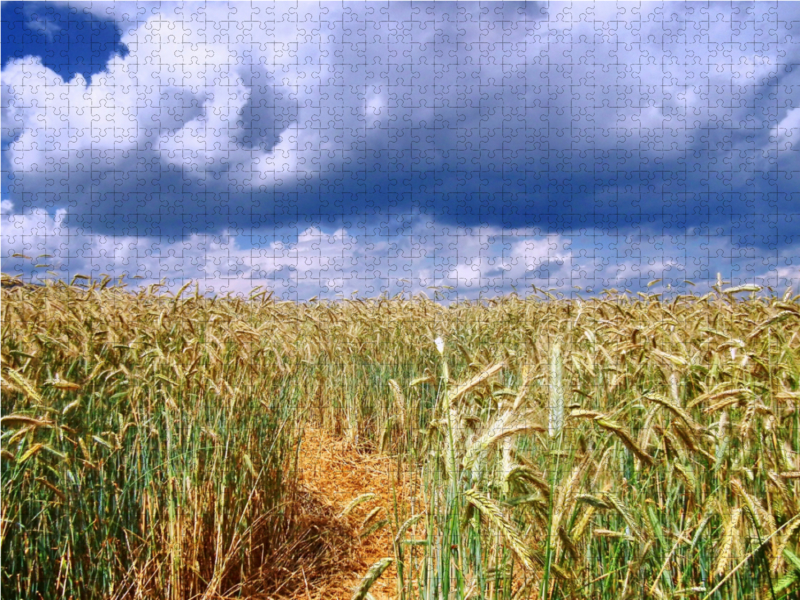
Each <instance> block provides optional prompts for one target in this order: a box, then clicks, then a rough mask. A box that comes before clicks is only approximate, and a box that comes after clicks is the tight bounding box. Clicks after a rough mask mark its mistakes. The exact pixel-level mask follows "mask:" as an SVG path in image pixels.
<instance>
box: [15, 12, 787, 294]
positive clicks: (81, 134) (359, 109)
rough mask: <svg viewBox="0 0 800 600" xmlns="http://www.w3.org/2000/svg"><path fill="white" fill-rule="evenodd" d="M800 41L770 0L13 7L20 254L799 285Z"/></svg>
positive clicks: (604, 280)
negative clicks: (739, 0)
mask: <svg viewBox="0 0 800 600" xmlns="http://www.w3.org/2000/svg"><path fill="white" fill-rule="evenodd" d="M798 31H800V5H798V4H795V3H773V2H758V3H730V2H718V3H715V2H712V3H708V2H676V3H660V2H653V3H644V4H642V5H641V6H640V5H639V4H638V3H629V2H620V3H613V2H609V3H599V4H591V3H558V2H551V3H533V2H528V3H437V4H433V3H418V2H415V3H413V4H412V3H400V2H390V3H386V2H384V3H378V2H375V3H366V4H362V3H344V4H343V3H324V2H323V3H299V4H295V3H277V4H270V3H255V4H253V5H250V4H245V3H225V2H220V3H214V2H211V3H201V4H193V3H186V4H179V3H170V2H159V3H146V2H137V3H133V2H116V3H114V2H91V3H89V2H85V3H80V2H72V3H50V2H46V3H44V2H42V3H15V2H7V3H3V4H2V36H3V42H2V76H1V77H2V166H3V179H2V236H0V242H2V248H1V249H0V256H1V260H2V270H3V271H4V272H7V273H12V274H17V273H22V274H24V275H25V276H26V277H31V278H33V279H34V280H35V279H36V278H41V277H51V276H52V275H48V274H47V271H48V270H50V271H53V272H55V273H56V274H57V276H59V277H62V278H64V279H69V278H71V277H72V276H73V275H74V274H76V273H82V274H88V275H94V276H96V277H99V276H100V275H101V274H102V273H108V274H110V275H112V276H114V277H118V276H119V275H122V274H125V275H126V276H127V277H132V276H135V275H138V276H140V277H141V279H140V280H139V281H138V282H137V284H143V285H146V284H149V283H153V282H157V281H160V280H161V279H162V278H166V279H167V283H168V284H169V286H170V288H173V289H176V288H178V287H180V286H181V285H182V284H183V282H184V281H186V280H189V279H193V280H199V281H200V286H201V289H207V290H209V292H213V293H222V294H224V293H226V292H227V291H232V292H235V293H238V292H242V293H247V292H248V291H249V290H250V289H252V288H254V287H256V286H259V285H260V286H266V287H267V288H269V289H274V290H275V292H276V295H278V296H282V297H284V298H287V299H308V298H310V297H312V296H320V297H328V298H335V297H337V296H349V295H350V294H352V293H354V292H357V294H358V295H359V296H377V295H379V294H381V293H382V292H384V291H385V292H388V293H389V294H390V295H392V296H393V295H395V294H397V293H401V292H402V293H406V294H408V293H416V292H418V291H422V290H426V291H428V293H430V290H428V288H429V287H431V286H450V287H451V288H453V289H452V290H450V291H448V294H449V295H450V297H451V298H454V299H455V298H477V297H478V296H479V295H481V294H482V295H484V296H489V297H492V296H495V295H497V294H502V293H508V292H511V291H513V290H516V291H517V292H519V293H520V294H524V293H526V292H529V291H531V290H532V286H536V287H538V288H543V289H554V290H558V291H561V292H562V293H564V294H567V295H569V294H570V293H573V292H576V291H578V289H579V288H580V289H581V290H591V291H593V292H599V291H600V290H602V289H604V288H611V287H614V288H617V289H625V288H628V289H632V290H634V291H638V290H642V289H646V288H645V286H646V284H647V283H648V282H649V281H651V280H653V279H657V278H663V279H664V281H663V283H662V284H659V285H658V286H656V287H654V288H651V289H650V290H649V291H651V292H653V291H663V290H665V289H666V286H667V285H669V286H670V288H671V289H672V290H678V291H687V290H688V289H689V288H687V287H686V285H685V284H684V281H685V280H686V279H689V280H691V281H693V282H695V283H697V287H695V288H693V289H694V290H695V291H697V292H699V293H702V292H703V291H704V290H705V289H708V285H709V284H711V283H713V282H714V281H715V280H716V276H717V273H718V272H719V273H722V276H723V278H724V279H725V280H729V281H731V282H732V283H733V284H738V283H746V282H747V283H751V282H754V283H758V284H760V285H767V286H772V287H774V288H776V291H779V292H780V293H782V292H783V290H784V289H785V287H786V286H788V285H792V284H793V283H795V282H796V281H797V279H798V276H800V271H799V270H798V256H800V254H799V253H798V251H800V239H799V238H798V236H797V235H796V234H795V232H796V231H800V228H799V227H798V223H800V160H798V159H799V158H800V157H799V156H798V151H800V143H798V139H799V138H800V102H798V97H799V96H800V95H799V94H798V90H800V68H798V67H800V35H798ZM13 254H24V255H26V256H30V257H32V258H35V257H36V256H38V255H41V254H49V255H52V258H48V259H47V260H46V261H45V260H40V261H35V260H34V261H33V262H40V263H44V262H46V263H47V264H49V265H51V266H50V267H48V268H44V267H39V268H33V265H32V261H30V260H27V259H21V258H15V257H13ZM131 283H133V282H131ZM795 286H796V283H795Z"/></svg>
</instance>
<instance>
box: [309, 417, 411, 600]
mask: <svg viewBox="0 0 800 600" xmlns="http://www.w3.org/2000/svg"><path fill="white" fill-rule="evenodd" d="M298 473H299V481H300V486H301V490H302V491H303V492H304V493H306V494H307V495H308V497H309V498H310V499H311V500H312V501H314V502H316V503H319V504H321V505H322V506H323V507H325V509H326V512H327V513H328V514H329V515H330V517H329V518H330V522H329V523H328V525H327V526H329V527H332V528H335V529H336V530H337V531H338V532H339V535H337V537H336V538H335V540H334V542H332V543H333V544H336V545H338V546H339V547H337V548H331V552H330V554H331V555H332V556H337V557H339V559H338V560H337V564H336V565H332V567H334V568H332V569H330V572H329V573H326V574H325V575H324V576H323V577H321V578H319V579H318V580H316V581H312V582H309V583H308V586H307V588H306V589H305V590H303V592H302V593H300V594H299V595H296V596H295V597H296V598H298V599H299V598H303V599H304V600H317V599H322V598H326V599H327V598H330V599H343V600H350V599H351V598H352V596H353V590H354V588H355V587H356V586H357V585H358V583H359V581H360V578H361V577H362V576H363V575H364V574H365V573H366V572H367V570H368V569H369V567H370V566H372V565H373V564H374V563H375V562H377V561H378V560H380V559H382V558H385V557H392V558H393V557H394V551H393V549H392V539H393V534H392V531H393V529H396V527H397V526H396V524H395V523H396V521H395V508H394V507H395V500H394V494H393V492H392V490H393V488H394V489H395V490H396V491H397V510H398V517H397V518H398V520H399V522H400V523H402V522H403V521H405V519H407V518H408V517H409V516H410V515H411V514H412V509H413V510H416V511H418V507H416V506H413V504H414V503H413V499H414V497H415V496H414V493H415V492H417V490H414V489H413V488H412V485H413V482H412V481H411V477H409V474H408V473H402V472H401V473H398V472H397V465H396V463H395V461H393V460H392V459H391V458H389V457H388V456H385V455H380V454H376V453H368V452H363V451H358V450H357V449H356V448H354V447H353V446H352V445H349V444H348V443H347V442H346V441H344V440H340V439H336V438H333V437H331V436H330V435H328V434H327V433H325V432H323V431H322V430H319V429H308V428H307V429H306V430H305V432H304V434H303V443H302V446H301V448H300V454H299V457H298ZM368 493H371V494H375V498H373V499H371V500H369V501H366V502H363V503H361V504H359V505H358V506H356V507H355V508H354V509H352V511H350V513H349V514H347V515H346V516H343V517H341V516H340V515H341V513H342V511H343V510H344V509H345V508H346V507H347V505H348V504H349V503H350V502H351V501H352V500H354V499H355V498H357V497H359V496H361V495H362V494H368ZM378 507H380V510H379V512H378V513H377V514H376V515H375V516H374V517H373V518H372V519H371V520H370V521H369V523H367V524H366V525H363V523H364V520H365V518H366V517H367V516H368V515H369V514H370V513H371V512H372V511H373V510H374V509H376V508H378ZM384 520H387V522H386V524H385V525H383V526H382V527H380V528H379V529H377V530H376V531H374V532H373V533H370V534H368V535H366V536H364V537H363V538H362V537H361V534H362V533H365V532H368V531H369V530H370V529H371V527H372V526H374V525H375V524H376V523H379V522H381V521H384ZM325 526H326V525H325V524H320V527H325ZM370 594H372V596H374V597H375V598H376V600H385V599H390V598H396V597H397V579H396V570H395V565H394V564H392V565H391V566H390V567H389V568H388V569H387V570H386V571H384V573H383V575H382V576H381V577H380V579H378V581H377V582H376V583H375V584H374V585H373V586H372V588H370Z"/></svg>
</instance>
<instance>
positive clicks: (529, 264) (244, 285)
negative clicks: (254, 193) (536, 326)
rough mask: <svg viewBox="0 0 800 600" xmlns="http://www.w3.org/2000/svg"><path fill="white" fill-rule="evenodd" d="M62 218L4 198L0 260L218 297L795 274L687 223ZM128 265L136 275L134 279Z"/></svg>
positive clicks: (566, 289) (781, 262)
mask: <svg viewBox="0 0 800 600" xmlns="http://www.w3.org/2000/svg"><path fill="white" fill-rule="evenodd" d="M64 216H65V211H64V210H59V211H57V212H56V213H55V214H53V215H50V214H48V213H47V212H46V211H44V210H41V209H37V210H34V211H30V212H27V213H25V214H18V213H15V212H14V205H13V203H12V202H11V201H9V200H3V201H2V217H1V218H0V224H2V234H1V235H0V254H2V256H3V257H4V258H3V270H4V271H5V272H8V273H10V274H24V276H25V277H26V278H29V277H33V279H34V280H35V279H36V278H48V277H50V275H48V274H46V270H48V269H49V270H52V271H54V272H55V273H57V274H58V276H59V278H61V279H66V280H70V279H71V278H72V277H73V276H74V275H75V274H85V275H91V276H93V277H95V278H98V279H99V278H100V277H101V275H102V274H103V273H107V274H109V275H111V276H112V277H113V278H114V279H117V278H118V277H119V276H120V275H123V274H125V275H126V281H127V282H128V283H129V285H130V286H131V287H132V288H133V289H138V286H140V285H141V286H147V285H150V284H153V283H157V282H159V281H161V280H162V279H164V278H166V280H167V281H166V283H167V285H168V288H169V289H171V290H173V291H174V290H176V289H178V288H179V287H181V285H183V283H185V282H186V281H188V280H190V279H191V280H194V281H198V282H199V286H200V290H201V292H202V291H204V290H205V291H206V292H209V293H210V292H211V291H213V293H217V294H223V295H224V294H225V293H227V292H232V293H235V294H243V295H247V294H248V293H249V292H250V291H251V290H252V289H253V288H255V287H257V286H265V287H266V288H267V289H270V290H274V291H275V293H276V295H277V296H279V297H285V298H287V299H298V300H308V299H309V298H311V297H313V296H319V297H321V298H329V299H335V298H337V297H341V296H345V297H349V296H350V295H351V294H353V293H354V292H358V295H359V296H361V297H364V296H369V297H375V296H378V295H380V294H382V293H383V292H387V293H388V294H389V295H390V296H394V295H396V294H398V293H401V292H402V293H405V294H406V295H408V294H409V293H410V294H417V293H419V292H426V293H429V294H430V290H429V289H428V288H429V287H430V286H448V285H449V286H452V287H454V288H455V289H454V290H453V291H452V292H450V293H449V297H450V298H451V299H456V298H462V299H463V298H470V299H477V298H478V297H479V296H480V295H483V296H489V297H492V296H495V295H500V294H505V293H509V292H511V291H512V289H516V290H517V291H518V293H520V294H521V295H525V294H527V293H530V292H531V291H532V290H533V288H532V287H531V286H534V285H535V286H536V287H537V288H538V289H551V290H554V291H560V292H561V293H563V294H565V295H569V294H570V293H572V292H573V291H574V289H575V287H579V288H590V289H591V291H592V292H594V293H598V292H600V291H602V290H603V289H607V288H611V287H615V288H617V289H624V288H632V289H634V290H638V289H643V286H644V285H645V284H646V283H647V282H648V281H650V280H652V279H658V278H662V277H663V278H664V279H665V281H664V283H663V284H662V285H663V286H666V285H667V284H668V283H669V284H670V285H672V286H673V287H674V288H675V289H682V290H686V288H685V286H684V285H683V281H684V280H685V279H689V280H694V279H698V280H700V281H696V283H698V284H699V285H698V286H697V287H696V288H692V289H693V290H694V291H696V292H699V293H703V292H704V291H705V290H707V289H708V286H709V282H713V280H714V279H715V278H716V273H717V272H721V273H723V277H724V278H726V279H731V278H733V279H735V280H736V282H737V283H738V282H742V283H744V282H755V283H759V284H760V285H771V286H774V287H775V286H777V287H778V288H781V286H787V285H791V284H792V283H793V282H796V281H797V280H798V278H800V269H798V267H797V266H796V264H795V263H796V262H797V261H796V260H794V259H793V257H796V256H800V244H797V243H795V244H794V245H793V246H791V247H787V248H784V249H782V250H781V251H780V252H776V253H775V256H774V257H771V258H764V257H762V256H759V255H757V254H756V253H755V252H754V251H753V249H752V248H746V247H736V246H733V245H732V244H731V243H730V242H729V241H728V239H727V238H725V237H722V236H720V237H709V236H701V235H697V234H696V232H692V231H688V232H685V234H684V235H681V236H674V235H673V236H665V235H655V234H653V235H650V236H630V237H628V238H627V239H619V237H618V236H612V235H609V234H604V233H602V232H599V231H593V232H587V235H586V236H584V237H583V238H567V237H565V236H560V235H541V234H538V233H537V232H535V231H532V230H520V229H517V230H502V229H498V228H479V229H478V228H476V229H473V228H454V227H451V226H445V225H440V224H437V223H435V222H431V221H429V220H428V219H426V218H424V216H423V215H417V216H416V217H414V218H413V219H412V220H411V222H410V223H409V226H408V228H407V232H406V233H405V234H404V235H396V236H381V238H380V239H376V236H374V235H367V234H366V233H362V232H361V231H359V230H358V229H357V228H354V229H352V230H344V229H337V230H334V231H330V232H326V231H323V230H322V229H320V228H319V227H308V228H307V229H305V230H304V231H301V232H299V233H298V234H297V235H295V236H291V232H289V231H272V232H271V233H270V234H268V235H264V234H265V233H266V232H264V231H257V230H256V231H253V232H249V234H242V235H240V236H239V237H237V236H236V235H233V234H230V233H229V232H223V234H221V235H211V234H202V235H201V234H195V235H192V236H190V237H187V238H186V239H184V240H178V241H174V242H171V243H164V242H163V241H161V240H158V239H156V238H149V237H143V236H142V237H132V236H102V235H96V234H87V233H85V232H83V231H80V230H73V229H71V228H68V227H66V226H64V225H63V219H64ZM259 235H262V236H264V237H265V238H266V239H269V238H272V241H270V242H269V243H266V244H263V245H262V246H261V247H258V248H256V247H250V246H249V244H248V240H251V239H253V237H257V236H259ZM251 236H253V237H251ZM588 240H592V242H591V243H589V242H588ZM454 248H455V249H457V252H454V251H453V249H454ZM15 253H18V254H23V255H26V256H30V257H35V256H37V255H40V254H50V255H52V256H53V258H52V259H49V260H48V264H50V265H52V266H51V267H49V268H48V269H45V268H40V269H37V270H35V271H32V270H31V267H32V265H31V264H30V261H26V260H24V259H16V258H11V255H12V254H15ZM135 275H139V276H141V277H142V279H141V280H133V279H131V278H132V277H133V276H135ZM649 291H650V292H651V293H653V292H656V291H660V289H659V288H654V289H651V290H649Z"/></svg>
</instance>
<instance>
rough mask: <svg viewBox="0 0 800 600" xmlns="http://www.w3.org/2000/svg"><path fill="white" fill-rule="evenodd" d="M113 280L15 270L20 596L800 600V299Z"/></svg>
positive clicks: (10, 328) (8, 324) (7, 519)
mask: <svg viewBox="0 0 800 600" xmlns="http://www.w3.org/2000/svg"><path fill="white" fill-rule="evenodd" d="M110 282H111V281H110V278H108V277H106V278H105V279H103V280H102V281H100V282H98V281H91V280H88V278H81V277H78V278H76V279H74V280H73V281H72V282H71V284H70V285H67V284H66V283H63V282H59V283H55V284H53V283H49V284H48V285H47V286H42V287H32V286H20V285H13V283H14V282H13V281H12V279H11V278H10V277H8V276H6V275H4V276H3V291H2V420H1V424H2V531H0V543H2V566H1V567H0V569H1V570H2V579H1V580H0V583H1V584H2V594H3V597H4V598H6V597H7V598H75V599H78V598H120V599H121V598H163V599H170V600H172V599H176V600H177V599H189V598H191V599H195V598H203V599H212V598H220V599H221V598H312V597H314V598H323V597H347V598H358V599H361V598H370V597H373V598H379V597H392V598H403V599H412V598H414V599H417V598H419V599H435V598H457V599H466V598H487V599H488V598H492V599H494V598H498V599H501V598H502V599H511V598H513V599H517V598H564V599H566V598H579V599H595V598H599V599H612V598H613V599H624V598H656V599H662V598H664V599H666V598H697V599H702V600H705V599H712V598H714V599H721V598H726V599H727V598H731V599H733V598H763V599H767V598H774V599H776V600H777V599H778V598H791V597H797V595H798V593H799V592H798V589H799V588H798V586H800V558H798V556H800V550H799V549H798V538H799V536H800V513H799V512H798V503H799V502H800V500H799V498H800V493H798V492H799V491H800V490H799V489H798V488H799V487H800V483H799V482H798V480H800V413H799V412H798V406H799V405H800V304H798V299H800V296H792V291H791V290H787V291H786V292H785V293H783V294H782V295H771V296H764V295H762V296H759V295H757V294H756V293H755V291H754V289H753V288H752V287H751V286H743V287H740V288H723V287H722V286H721V285H720V284H718V285H717V286H715V287H714V289H713V291H712V292H710V293H709V294H706V295H705V296H702V297H701V296H696V295H683V296H675V297H673V298H671V299H669V300H667V299H664V298H662V297H661V296H660V295H657V294H651V295H648V294H643V293H642V294H629V293H619V292H616V291H615V290H610V291H608V292H605V293H604V294H603V295H602V297H600V298H592V299H585V300H580V299H578V300H564V299H557V298H554V297H552V296H550V295H549V294H544V295H543V296H541V297H538V296H537V297H528V298H526V299H523V298H520V297H517V296H516V295H512V296H505V297H501V298H496V299H494V300H488V301H487V300H484V301H481V302H462V303H458V304H453V305H450V306H443V305H441V304H438V303H436V302H433V301H431V300H430V299H428V298H426V297H424V296H423V295H420V296H417V297H415V298H412V299H400V298H395V299H390V298H380V299H370V300H367V299H363V300H350V301H339V302H324V301H314V302H308V303H294V302H284V301H279V300H276V299H274V298H272V297H271V295H270V294H269V293H268V292H266V291H263V290H260V289H256V290H254V291H253V293H252V294H251V295H250V297H249V298H231V297H225V298H214V299H211V298H207V297H204V296H202V295H200V294H199V292H198V288H197V287H195V288H194V290H192V287H191V286H190V284H187V285H186V286H184V288H182V289H181V290H179V291H178V292H176V293H166V292H165V293H162V291H161V290H160V287H159V286H150V287H149V288H147V289H146V290H143V291H142V292H140V293H138V294H133V293H130V292H128V291H126V289H125V286H124V285H122V284H121V283H120V284H118V285H110ZM312 432H314V433H312ZM314 436H323V437H317V438H315V437H314ZM314 439H317V442H316V443H313V444H312V443H311V442H313V441H314ZM320 439H324V440H325V441H324V443H321V442H319V440H320ZM335 444H341V452H340V453H339V454H334V453H333V452H334V450H333V448H334V445H335ZM311 448H313V451H312V450H311ZM336 448H339V446H336ZM311 452H316V454H309V453H311ZM323 452H327V454H324V455H323V454H322V453H323ZM337 452H339V450H337ZM325 457H327V458H325ZM322 460H325V461H327V462H325V465H326V467H325V468H324V469H322V470H321V471H322V472H321V473H317V472H316V471H315V470H314V468H313V467H314V465H315V464H316V463H319V462H320V461H322ZM337 464H338V465H341V466H342V472H341V473H339V474H336V475H335V476H334V475H333V472H334V469H336V468H337ZM357 469H362V470H361V471H358V473H361V475H358V476H357V477H349V478H348V471H349V472H352V473H355V472H356V470H357ZM352 473H351V474H352ZM312 476H313V477H317V479H314V480H311V479H309V478H310V477H312ZM326 477H327V479H325V478H326ZM348 486H349V487H348ZM345 569H346V570H347V571H348V573H351V571H352V572H357V573H358V577H356V578H355V579H353V578H352V577H351V576H349V575H348V577H350V578H349V579H348V578H347V577H339V576H340V575H342V573H343V572H344V570H345ZM337 577H339V579H341V581H343V582H344V583H343V584H342V585H341V586H339V587H338V588H334V587H331V585H332V584H331V583H330V582H331V581H333V580H334V579H336V578H337ZM337 581H338V580H337ZM326 586H328V587H326ZM334 589H336V590H338V591H336V592H335V593H334V591H332V590H334ZM326 590H328V591H326Z"/></svg>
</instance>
